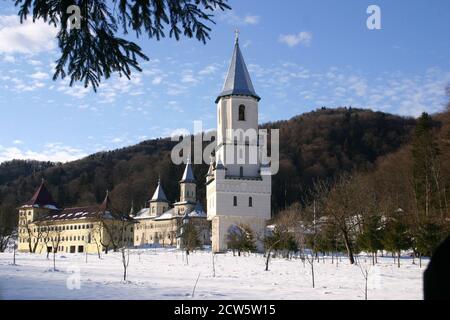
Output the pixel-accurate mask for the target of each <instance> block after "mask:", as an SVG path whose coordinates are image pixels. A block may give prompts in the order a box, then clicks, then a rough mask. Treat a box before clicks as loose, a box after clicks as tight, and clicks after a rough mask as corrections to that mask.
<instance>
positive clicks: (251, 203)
mask: <svg viewBox="0 0 450 320" xmlns="http://www.w3.org/2000/svg"><path fill="white" fill-rule="evenodd" d="M248 206H249V207H253V198H252V197H249V198H248Z"/></svg>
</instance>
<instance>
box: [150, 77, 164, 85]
mask: <svg viewBox="0 0 450 320" xmlns="http://www.w3.org/2000/svg"><path fill="white" fill-rule="evenodd" d="M162 80H163V79H162V77H155V78H154V79H153V81H152V84H160V83H161V82H162Z"/></svg>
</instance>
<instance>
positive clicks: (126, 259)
mask: <svg viewBox="0 0 450 320" xmlns="http://www.w3.org/2000/svg"><path fill="white" fill-rule="evenodd" d="M120 251H121V253H122V265H123V281H127V276H128V273H127V271H128V266H129V264H130V250H129V249H127V248H126V247H125V246H123V247H122V248H121V249H120Z"/></svg>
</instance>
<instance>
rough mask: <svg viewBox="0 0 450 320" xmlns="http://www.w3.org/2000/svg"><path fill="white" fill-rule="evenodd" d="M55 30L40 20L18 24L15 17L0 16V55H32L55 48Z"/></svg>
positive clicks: (17, 19) (29, 20)
mask: <svg viewBox="0 0 450 320" xmlns="http://www.w3.org/2000/svg"><path fill="white" fill-rule="evenodd" d="M56 34H57V29H56V28H54V27H52V26H49V25H48V24H46V23H45V22H43V21H41V20H37V21H36V22H35V23H33V22H32V20H31V19H27V20H25V21H24V22H23V23H22V24H21V23H20V20H19V17H18V16H16V15H11V16H0V53H7V54H12V53H25V54H33V53H37V52H42V51H50V50H53V49H54V48H55V47H56V43H55V42H56V41H55V36H56Z"/></svg>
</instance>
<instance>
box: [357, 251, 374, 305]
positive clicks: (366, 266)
mask: <svg viewBox="0 0 450 320" xmlns="http://www.w3.org/2000/svg"><path fill="white" fill-rule="evenodd" d="M356 260H358V261H357V265H358V267H359V269H360V270H361V274H362V275H363V277H364V300H367V291H368V290H367V289H368V281H369V273H370V269H371V267H372V266H371V264H370V263H367V262H366V261H365V262H362V261H360V260H359V259H358V258H356Z"/></svg>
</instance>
